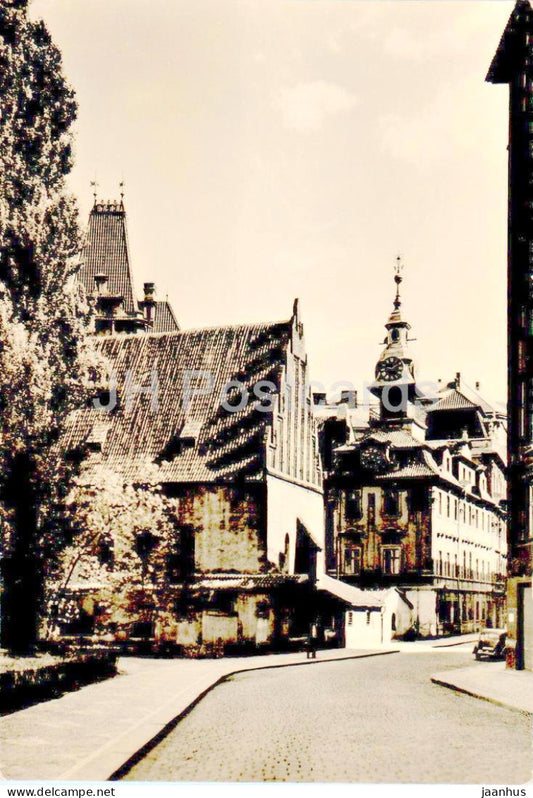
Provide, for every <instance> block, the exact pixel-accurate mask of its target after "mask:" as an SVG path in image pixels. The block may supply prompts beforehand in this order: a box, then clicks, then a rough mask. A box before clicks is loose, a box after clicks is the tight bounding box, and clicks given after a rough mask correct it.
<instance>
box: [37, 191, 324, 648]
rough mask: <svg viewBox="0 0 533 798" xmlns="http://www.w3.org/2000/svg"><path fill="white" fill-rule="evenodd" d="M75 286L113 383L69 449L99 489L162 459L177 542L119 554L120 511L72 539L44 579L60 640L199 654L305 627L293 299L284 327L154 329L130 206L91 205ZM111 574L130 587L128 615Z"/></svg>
mask: <svg viewBox="0 0 533 798" xmlns="http://www.w3.org/2000/svg"><path fill="white" fill-rule="evenodd" d="M104 276H105V277H106V278H107V280H106V282H105V283H104V281H103V277H104ZM81 279H82V280H83V282H84V283H85V285H86V287H87V290H88V292H89V293H90V294H91V293H92V294H94V295H95V296H96V303H97V304H96V331H97V332H99V333H106V334H102V335H99V336H98V337H97V346H98V348H99V351H100V352H101V353H102V354H103V355H104V356H105V357H106V358H107V359H108V361H109V362H110V363H111V365H112V368H113V372H114V377H115V383H114V386H113V391H108V392H107V393H106V395H105V396H102V397H101V398H100V404H101V405H102V406H104V407H105V408H106V409H107V411H108V412H106V410H102V409H98V408H97V407H96V406H94V404H93V405H90V406H87V407H82V408H79V410H77V411H76V412H74V413H73V414H72V416H71V418H70V420H69V423H68V425H67V430H66V434H65V437H64V439H63V441H62V447H63V451H64V453H65V455H66V456H69V457H72V458H75V459H76V461H77V462H79V463H80V479H81V480H82V481H85V482H86V484H87V485H89V486H92V487H91V490H93V489H98V488H103V487H104V488H105V485H102V479H104V478H105V474H106V473H110V472H111V473H112V474H118V475H120V476H121V477H123V479H124V482H127V483H129V484H131V485H139V484H141V485H143V484H144V483H145V481H146V469H147V466H153V467H154V468H157V480H158V483H159V484H161V485H162V486H163V488H164V493H165V494H166V496H167V497H168V498H169V499H170V500H171V501H172V503H173V505H174V507H175V510H174V512H175V517H176V523H175V540H174V541H171V546H170V548H169V549H168V551H167V552H165V554H164V555H163V553H162V551H161V545H160V544H157V536H155V537H154V536H153V535H152V537H150V533H151V532H152V531H153V530H151V528H150V524H148V527H147V529H146V530H143V531H142V535H141V537H142V539H139V540H136V541H135V542H134V543H133V544H132V545H130V546H129V550H126V548H127V547H126V546H125V542H124V539H123V538H124V530H122V529H121V525H120V522H118V521H116V519H115V518H113V517H112V516H111V517H110V518H109V524H108V527H109V528H108V529H106V530H105V532H104V534H101V535H97V536H96V537H95V538H94V540H92V539H91V543H90V545H89V546H88V548H87V550H86V551H85V550H82V549H81V548H80V544H79V541H78V540H77V539H75V540H74V541H73V543H72V547H71V552H67V556H66V560H65V562H67V563H74V565H68V566H67V568H66V571H65V573H64V574H62V575H60V577H61V578H59V579H58V578H57V575H56V574H54V578H55V581H54V583H53V584H51V585H50V590H49V603H50V606H51V607H53V610H52V615H53V617H55V618H56V624H55V629H54V632H53V633H54V634H55V635H59V636H65V635H67V636H68V635H76V636H77V635H80V634H83V635H84V636H85V637H87V636H90V637H93V638H95V639H97V640H98V639H104V638H105V639H106V640H110V639H111V640H117V641H119V640H122V641H125V642H127V641H128V640H131V639H132V638H133V639H137V638H140V637H141V638H143V639H145V641H146V642H150V641H151V642H152V643H157V642H158V641H159V642H161V643H164V644H165V645H168V646H174V647H176V648H177V649H178V650H179V649H183V650H184V651H197V652H202V651H206V650H209V647H210V646H213V645H217V646H219V647H220V646H225V645H233V646H258V645H261V646H275V645H283V643H284V642H286V641H287V638H288V637H289V636H291V635H298V634H306V633H307V631H308V630H309V626H310V623H311V620H312V617H311V616H312V612H313V611H314V610H313V608H312V604H313V601H312V599H310V594H311V592H312V588H313V586H314V583H315V579H316V573H317V560H318V559H319V557H320V553H321V552H322V550H323V547H324V542H323V537H324V534H323V495H322V473H321V464H320V457H319V452H318V442H317V436H316V429H315V422H314V417H313V414H312V400H311V396H310V393H309V390H308V388H307V387H306V386H307V384H308V378H307V356H306V352H305V343H304V333H303V325H302V321H301V318H300V312H299V305H298V301H295V303H294V307H293V313H292V315H291V317H290V318H289V319H287V320H284V321H280V322H277V323H268V324H240V325H234V326H229V327H213V328H208V329H200V330H187V331H180V330H179V329H178V328H177V325H175V322H174V318H173V316H172V314H171V320H172V321H173V325H172V327H173V328H172V329H171V330H170V331H168V330H161V329H160V328H158V327H157V319H158V315H159V311H160V308H159V306H158V305H156V307H155V324H154V323H153V321H154V316H153V315H150V314H148V313H147V305H148V300H147V299H146V297H145V300H144V302H143V303H136V302H135V300H134V289H133V283H132V276H131V268H130V258H129V251H128V245H127V237H126V227H125V214H124V209H123V207H122V204H119V205H116V204H109V203H108V204H105V205H102V204H100V203H96V204H95V207H94V208H93V210H92V212H91V220H90V225H89V236H88V243H87V248H86V250H85V253H84V254H83V257H82V268H81ZM93 283H95V284H96V287H93ZM102 285H104V290H102ZM119 300H120V301H119ZM153 310H154V308H153V307H152V311H153ZM141 311H143V312H141ZM167 318H168V316H167ZM154 326H155V327H156V329H158V330H159V331H158V332H154ZM139 333H142V334H139ZM111 393H113V398H112V399H111ZM110 400H111V401H110ZM95 480H96V482H95ZM147 489H149V488H147ZM130 537H131V535H130ZM145 538H146V541H148V540H149V539H150V540H151V544H150V549H148V548H147V545H145ZM118 569H122V571H121V573H120V575H119V576H120V579H118V580H117V578H115V577H116V576H117V574H116V573H114V571H116V570H118ZM117 581H120V582H121V584H123V585H124V584H125V585H126V588H127V587H128V585H129V584H130V585H131V588H132V589H131V590H130V592H129V593H128V596H130V594H131V596H130V598H128V601H129V604H128V611H127V612H126V613H124V606H123V605H121V606H118V603H117V602H116V600H115V599H116V597H115V596H114V595H113V586H114V585H116V584H117ZM58 585H59V588H58ZM133 588H135V590H134V589H133ZM135 591H137V592H135ZM137 594H138V596H137ZM136 596H137V598H136Z"/></svg>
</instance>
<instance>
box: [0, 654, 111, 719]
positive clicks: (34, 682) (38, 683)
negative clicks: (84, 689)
mask: <svg viewBox="0 0 533 798" xmlns="http://www.w3.org/2000/svg"><path fill="white" fill-rule="evenodd" d="M116 659H117V655H116V654H115V653H112V652H94V653H90V654H77V655H73V656H72V657H69V658H67V659H62V660H58V661H56V662H52V663H51V664H50V663H49V662H47V661H46V660H45V661H44V662H43V664H42V665H39V663H38V660H36V659H33V660H29V662H31V663H32V666H31V667H29V666H28V667H26V668H15V667H13V668H9V669H6V670H4V671H3V672H2V673H0V711H1V712H2V713H6V712H13V711H14V710H16V709H21V708H22V707H25V706H28V705H29V704H34V703H36V702H37V701H44V700H46V699H48V698H56V697H58V696H59V695H61V694H62V693H65V692H68V691H70V690H77V689H78V688H79V687H81V686H82V685H85V684H90V683H91V682H95V681H98V680H100V679H103V678H107V677H109V676H114V675H115V674H116V670H117V669H116ZM34 663H35V664H34Z"/></svg>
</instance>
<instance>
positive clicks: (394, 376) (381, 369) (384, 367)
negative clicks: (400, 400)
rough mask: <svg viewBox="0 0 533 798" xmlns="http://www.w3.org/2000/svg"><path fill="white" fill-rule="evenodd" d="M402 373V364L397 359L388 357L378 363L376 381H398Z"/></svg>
mask: <svg viewBox="0 0 533 798" xmlns="http://www.w3.org/2000/svg"><path fill="white" fill-rule="evenodd" d="M402 373H403V363H402V361H401V360H400V358H399V357H388V358H386V359H385V360H382V361H381V363H378V365H377V367H376V377H377V379H378V380H384V381H385V382H393V381H394V380H399V379H400V377H401V376H402Z"/></svg>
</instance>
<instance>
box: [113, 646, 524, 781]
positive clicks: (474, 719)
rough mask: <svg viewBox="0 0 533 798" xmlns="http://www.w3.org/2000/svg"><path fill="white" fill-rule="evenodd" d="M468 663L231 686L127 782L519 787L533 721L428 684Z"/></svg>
mask: <svg viewBox="0 0 533 798" xmlns="http://www.w3.org/2000/svg"><path fill="white" fill-rule="evenodd" d="M471 662H472V656H471V653H470V648H468V650H465V649H464V648H463V649H462V650H460V651H454V652H453V653H452V652H447V653H446V654H443V653H442V652H440V653H416V654H415V653H413V654H412V655H411V654H403V653H401V654H393V655H391V656H386V657H378V658H375V659H374V658H372V659H361V660H354V661H345V662H333V663H325V664H323V665H318V666H316V667H312V668H298V667H293V668H283V669H279V670H278V669H276V670H271V671H260V672H251V673H247V674H241V675H238V676H236V677H233V678H232V679H231V680H230V681H228V682H226V683H223V684H221V685H219V686H218V687H216V688H215V690H214V691H213V692H211V693H210V694H208V695H207V696H206V697H205V698H204V699H203V700H202V701H201V702H200V704H199V705H198V706H197V707H196V708H195V709H193V710H192V712H191V713H190V715H188V716H187V717H186V718H184V719H183V720H182V721H181V722H180V723H179V724H178V726H177V727H176V729H175V730H174V731H173V732H171V734H170V735H169V736H168V737H167V738H166V739H165V740H163V742H162V743H160V744H159V746H157V748H155V749H154V750H153V751H152V752H151V753H150V754H148V755H147V756H146V758H145V759H144V760H143V761H141V762H140V763H138V764H137V765H136V766H135V767H134V768H133V769H132V770H131V771H130V773H129V774H128V775H127V776H126V778H127V779H131V780H137V781H159V780H164V781H270V780H273V781H353V782H363V783H364V782H390V783H401V782H413V783H417V782H429V783H432V782H433V783H439V782H441V783H478V784H491V783H492V784H498V783H503V784H512V783H523V782H525V781H527V780H529V778H530V777H531V720H530V718H529V717H528V716H526V715H524V714H520V713H517V712H512V711H510V710H508V709H504V708H501V707H497V706H494V705H492V704H489V703H486V702H484V701H480V700H478V699H476V698H472V697H470V696H467V695H463V694H458V693H455V692H453V691H451V690H448V689H445V688H442V687H439V686H437V685H434V684H432V683H431V682H430V680H429V677H430V674H431V673H432V672H434V671H436V670H439V671H441V672H442V671H445V670H447V669H448V668H457V667H461V666H464V665H467V664H471ZM479 667H481V668H482V667H484V664H483V663H480V664H479Z"/></svg>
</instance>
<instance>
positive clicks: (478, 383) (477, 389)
mask: <svg viewBox="0 0 533 798" xmlns="http://www.w3.org/2000/svg"><path fill="white" fill-rule="evenodd" d="M480 388H481V383H480V382H479V381H478V382H476V391H479V389H480Z"/></svg>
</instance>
